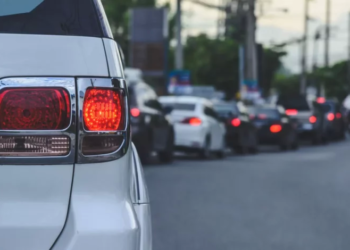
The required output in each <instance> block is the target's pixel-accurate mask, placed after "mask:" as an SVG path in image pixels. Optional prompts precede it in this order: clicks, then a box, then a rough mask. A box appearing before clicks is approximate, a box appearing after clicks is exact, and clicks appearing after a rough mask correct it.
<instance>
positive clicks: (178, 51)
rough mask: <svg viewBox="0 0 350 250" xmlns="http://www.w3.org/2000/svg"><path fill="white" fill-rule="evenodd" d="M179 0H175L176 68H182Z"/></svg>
mask: <svg viewBox="0 0 350 250" xmlns="http://www.w3.org/2000/svg"><path fill="white" fill-rule="evenodd" d="M181 1H182V0H177V11H176V54H175V67H176V69H177V70H182V69H183V46H182V22H181V16H182V11H181Z"/></svg>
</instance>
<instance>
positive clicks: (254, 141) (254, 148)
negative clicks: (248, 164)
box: [249, 133, 259, 154]
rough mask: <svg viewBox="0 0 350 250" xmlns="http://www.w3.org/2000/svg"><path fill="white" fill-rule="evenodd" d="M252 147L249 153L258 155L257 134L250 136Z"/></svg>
mask: <svg viewBox="0 0 350 250" xmlns="http://www.w3.org/2000/svg"><path fill="white" fill-rule="evenodd" d="M250 136H251V137H250V138H251V139H250V143H251V144H250V147H249V152H250V153H252V154H256V153H258V151H259V149H258V138H257V137H256V135H255V133H251V134H250Z"/></svg>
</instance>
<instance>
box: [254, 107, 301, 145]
mask: <svg viewBox="0 0 350 250" xmlns="http://www.w3.org/2000/svg"><path fill="white" fill-rule="evenodd" d="M250 114H251V120H252V121H253V123H254V124H255V126H256V127H257V129H258V138H259V143H260V144H263V145H264V144H267V145H278V146H279V147H280V149H281V150H288V149H294V150H295V149H297V148H298V146H299V141H298V131H297V126H298V124H297V123H296V122H295V121H293V119H291V118H290V117H289V116H288V115H286V114H285V110H284V109H283V108H282V107H280V106H277V107H274V106H272V107H271V106H257V107H254V106H252V107H250Z"/></svg>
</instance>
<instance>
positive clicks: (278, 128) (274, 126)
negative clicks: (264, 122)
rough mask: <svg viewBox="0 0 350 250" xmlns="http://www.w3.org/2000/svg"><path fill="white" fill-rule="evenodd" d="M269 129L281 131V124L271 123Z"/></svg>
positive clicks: (275, 131) (276, 131) (273, 131)
mask: <svg viewBox="0 0 350 250" xmlns="http://www.w3.org/2000/svg"><path fill="white" fill-rule="evenodd" d="M270 131H271V133H279V132H281V131H282V126H281V125H279V124H275V125H271V127H270Z"/></svg>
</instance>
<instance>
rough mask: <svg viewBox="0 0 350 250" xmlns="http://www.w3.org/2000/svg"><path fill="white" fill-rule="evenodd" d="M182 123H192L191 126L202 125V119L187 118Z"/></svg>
mask: <svg viewBox="0 0 350 250" xmlns="http://www.w3.org/2000/svg"><path fill="white" fill-rule="evenodd" d="M182 123H185V124H190V125H191V126H200V125H201V124H202V120H201V119H199V118H197V117H191V118H186V119H185V120H183V122H182Z"/></svg>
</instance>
